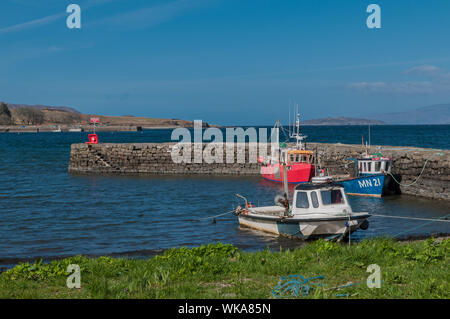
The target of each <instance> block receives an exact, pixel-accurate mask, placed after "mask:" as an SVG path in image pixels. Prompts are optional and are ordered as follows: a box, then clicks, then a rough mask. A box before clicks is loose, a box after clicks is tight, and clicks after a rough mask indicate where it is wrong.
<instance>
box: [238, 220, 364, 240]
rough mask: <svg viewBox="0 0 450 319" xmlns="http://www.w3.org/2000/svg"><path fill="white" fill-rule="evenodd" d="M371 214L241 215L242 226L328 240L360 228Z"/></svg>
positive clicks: (341, 237)
mask: <svg viewBox="0 0 450 319" xmlns="http://www.w3.org/2000/svg"><path fill="white" fill-rule="evenodd" d="M369 216H370V215H369V214H361V215H359V216H352V217H350V219H349V217H348V216H342V217H329V218H310V219H307V218H301V219H299V218H291V217H289V218H284V219H283V218H279V217H268V216H257V215H254V214H241V215H239V224H240V226H241V227H247V228H251V229H256V230H260V231H263V232H266V233H271V234H274V235H279V236H284V237H289V238H297V239H303V240H308V239H315V238H325V239H328V240H341V239H343V238H344V237H345V236H347V235H348V234H351V233H352V232H354V231H356V230H357V229H358V228H360V226H361V224H362V223H364V221H365V220H366V219H367V218H368V217H369Z"/></svg>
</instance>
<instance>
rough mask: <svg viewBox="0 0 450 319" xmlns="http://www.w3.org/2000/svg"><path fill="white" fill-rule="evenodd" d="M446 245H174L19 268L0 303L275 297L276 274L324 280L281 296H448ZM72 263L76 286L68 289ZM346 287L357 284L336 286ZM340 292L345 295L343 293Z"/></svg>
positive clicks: (6, 278) (10, 274)
mask: <svg viewBox="0 0 450 319" xmlns="http://www.w3.org/2000/svg"><path fill="white" fill-rule="evenodd" d="M449 248H450V240H448V239H445V240H442V241H440V242H437V241H434V240H433V239H429V240H426V241H415V242H408V243H404V242H397V241H394V240H392V239H385V238H380V239H373V240H367V241H362V242H360V243H358V244H352V245H347V244H339V243H332V242H326V241H322V240H318V241H315V242H311V243H309V244H307V245H305V246H303V247H302V248H298V249H295V250H280V251H275V252H274V251H269V250H268V249H266V250H262V251H257V252H243V251H240V250H238V249H237V248H236V247H233V246H232V245H227V244H222V243H217V244H209V245H206V246H201V247H197V248H192V249H188V248H177V249H170V250H168V251H166V252H165V253H164V254H163V255H158V256H155V257H153V258H149V259H145V260H144V259H127V258H112V257H99V258H86V257H83V256H75V257H71V258H67V259H63V260H59V261H52V262H51V263H47V264H46V263H41V262H39V261H38V262H36V263H34V264H29V263H23V264H19V265H17V266H16V267H15V268H13V269H10V270H8V271H6V272H4V273H1V274H0V298H182V299H185V298H274V297H273V295H272V290H273V289H274V287H275V286H277V284H278V283H279V280H280V277H281V276H287V275H295V274H301V275H303V276H304V277H312V276H320V275H322V276H324V278H323V279H320V280H316V281H315V282H316V283H320V285H311V286H310V287H311V289H310V291H309V294H308V295H306V296H304V295H302V294H299V295H297V296H292V295H291V294H290V293H289V292H285V294H284V295H283V296H284V297H285V298H449V297H450V287H449V271H448V269H449V267H448V266H449ZM69 264H78V265H79V266H80V268H81V288H80V289H69V288H67V286H66V279H67V276H68V275H69V274H68V273H66V269H67V266H68V265H69ZM370 264H377V265H379V266H380V268H381V281H382V282H381V288H379V289H377V288H373V289H370V288H368V287H367V285H366V280H367V277H368V276H369V275H370V273H368V272H366V270H367V266H368V265H370ZM347 283H354V285H352V286H350V287H346V288H341V289H333V288H334V287H337V286H342V285H345V284H347ZM342 295H344V296H342Z"/></svg>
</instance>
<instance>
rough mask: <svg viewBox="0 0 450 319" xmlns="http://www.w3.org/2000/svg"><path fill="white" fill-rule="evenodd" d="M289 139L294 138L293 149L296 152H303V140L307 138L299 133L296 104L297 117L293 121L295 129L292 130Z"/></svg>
mask: <svg viewBox="0 0 450 319" xmlns="http://www.w3.org/2000/svg"><path fill="white" fill-rule="evenodd" d="M290 138H295V142H296V143H295V147H296V148H297V149H298V150H303V149H304V148H305V146H304V145H303V140H304V139H306V138H307V136H306V135H302V134H301V132H300V113H299V112H298V104H297V116H296V120H295V129H293V133H292V134H291V135H290Z"/></svg>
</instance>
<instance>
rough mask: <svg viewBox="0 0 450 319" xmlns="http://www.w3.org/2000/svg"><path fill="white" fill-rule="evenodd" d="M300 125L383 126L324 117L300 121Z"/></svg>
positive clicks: (369, 122)
mask: <svg viewBox="0 0 450 319" xmlns="http://www.w3.org/2000/svg"><path fill="white" fill-rule="evenodd" d="M301 124H302V125H369V124H370V125H384V124H386V123H385V122H383V121H380V120H373V119H370V120H369V119H359V118H353V117H326V118H322V119H314V120H307V121H302V123H301Z"/></svg>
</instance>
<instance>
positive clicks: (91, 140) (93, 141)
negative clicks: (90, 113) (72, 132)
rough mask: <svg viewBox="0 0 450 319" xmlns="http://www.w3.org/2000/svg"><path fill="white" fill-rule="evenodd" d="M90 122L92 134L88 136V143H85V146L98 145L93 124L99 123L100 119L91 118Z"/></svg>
mask: <svg viewBox="0 0 450 319" xmlns="http://www.w3.org/2000/svg"><path fill="white" fill-rule="evenodd" d="M90 122H91V123H93V124H94V133H93V134H89V135H88V138H89V142H86V144H98V136H97V134H95V124H98V123H100V118H98V117H91V120H90Z"/></svg>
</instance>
